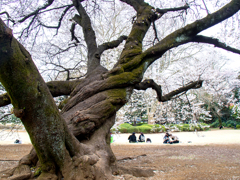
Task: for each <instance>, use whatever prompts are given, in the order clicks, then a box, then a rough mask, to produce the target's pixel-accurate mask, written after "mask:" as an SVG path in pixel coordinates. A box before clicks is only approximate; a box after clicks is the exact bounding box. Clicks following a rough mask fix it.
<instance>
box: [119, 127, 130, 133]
mask: <svg viewBox="0 0 240 180" xmlns="http://www.w3.org/2000/svg"><path fill="white" fill-rule="evenodd" d="M119 131H120V132H121V133H128V129H127V128H120V129H119Z"/></svg>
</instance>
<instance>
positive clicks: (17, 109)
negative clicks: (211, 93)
mask: <svg viewBox="0 0 240 180" xmlns="http://www.w3.org/2000/svg"><path fill="white" fill-rule="evenodd" d="M114 2H115V1H114ZM6 3H8V2H6ZM9 3H10V4H8V6H7V7H5V8H6V9H4V10H5V11H4V12H2V13H1V15H4V17H5V19H4V20H5V22H4V20H2V19H1V20H0V49H1V50H0V57H1V59H0V81H1V83H2V84H3V86H4V87H5V89H6V91H7V93H8V96H7V95H5V96H4V97H5V98H2V99H1V101H2V102H3V103H2V106H4V105H6V104H7V103H10V100H11V104H12V105H13V107H14V109H13V113H14V114H15V116H16V117H18V118H20V119H21V121H22V123H23V124H24V126H25V128H26V130H27V132H28V134H29V136H30V139H31V142H32V144H33V147H34V149H33V150H32V151H31V152H30V154H28V155H27V156H25V157H23V158H22V159H21V160H20V162H19V165H18V166H17V167H16V168H14V169H11V170H8V171H5V172H4V173H3V174H2V175H1V176H2V177H11V178H12V179H29V178H31V177H33V176H34V173H32V171H31V169H30V168H31V167H35V166H36V167H37V168H38V170H41V174H40V175H39V174H37V173H35V175H36V176H38V178H37V179H61V178H64V179H111V178H112V174H117V173H119V168H120V167H117V164H116V158H115V156H114V154H113V153H112V150H111V147H110V145H109V144H110V143H109V139H110V138H109V130H110V128H111V127H112V126H113V124H114V122H115V115H116V112H117V111H118V110H119V109H120V108H121V107H122V106H123V105H124V104H125V103H126V102H127V101H128V100H129V98H130V96H131V94H132V92H133V89H137V90H146V89H147V88H152V89H154V90H155V91H156V93H157V99H158V101H160V102H165V101H168V100H170V99H171V98H172V97H174V96H176V95H178V94H181V93H183V92H185V91H187V90H189V89H194V88H200V87H201V85H202V80H197V81H195V82H189V83H186V84H185V85H184V86H182V87H179V88H177V89H176V90H173V91H170V92H169V93H167V94H165V95H163V93H162V89H161V86H160V85H158V84H156V83H155V82H154V81H153V80H152V79H146V80H144V81H142V79H143V75H144V73H145V72H146V70H147V68H148V67H149V66H150V65H151V64H152V63H153V62H154V61H156V60H158V59H159V58H161V57H162V56H163V55H164V54H165V53H166V52H167V51H169V50H171V49H173V48H175V47H178V46H180V45H183V44H186V43H190V42H197V43H209V44H213V45H215V46H216V47H220V48H222V49H226V50H228V51H233V52H235V53H239V50H237V49H235V48H232V47H229V46H226V45H225V44H223V43H220V42H219V41H217V40H216V39H214V38H211V37H206V36H203V35H199V33H200V32H202V31H204V30H205V29H207V28H209V27H211V26H214V25H216V24H218V23H220V22H221V21H224V20H225V19H228V18H230V17H232V16H234V14H236V13H237V12H238V11H239V9H240V3H239V1H238V0H232V1H231V2H229V3H228V4H225V5H221V6H222V7H221V8H220V9H219V10H218V11H216V12H214V13H211V14H210V13H209V10H208V9H206V8H205V10H207V11H206V12H207V13H208V15H207V16H206V17H204V16H205V14H202V13H200V9H201V7H199V6H197V4H183V2H182V1H180V2H179V4H171V5H173V7H170V8H163V7H162V5H159V7H162V8H155V7H154V6H153V5H154V4H152V5H150V4H148V3H146V2H144V1H143V0H121V1H120V2H115V3H125V4H127V5H129V6H130V7H131V10H132V11H131V12H132V13H134V14H135V16H134V18H133V19H132V23H133V24H132V26H131V28H129V34H128V36H126V35H122V34H121V33H120V34H121V36H120V37H118V38H117V40H111V41H110V42H106V43H102V42H100V41H97V39H98V38H96V32H97V31H96V30H95V29H96V28H97V27H98V26H97V25H98V24H97V23H96V27H95V26H94V25H95V24H92V22H94V20H92V21H91V20H90V17H93V18H94V15H100V13H101V12H104V8H101V6H105V5H107V4H109V2H105V1H102V2H101V3H99V2H98V1H91V2H90V1H86V2H85V1H83V0H73V1H71V2H70V1H69V2H68V1H67V0H66V1H61V2H55V1H54V0H48V1H47V2H42V1H27V3H25V4H23V3H22V1H17V2H16V4H14V3H11V2H9ZM18 3H19V4H18ZM193 3H195V2H193ZM2 4H3V5H5V2H4V3H2ZM168 4H170V2H169V1H168ZM113 5H115V4H113ZM163 5H164V6H165V4H163ZM190 5H193V7H194V8H196V11H195V12H199V14H198V15H197V16H195V15H194V13H191V11H190V12H189V11H188V9H190ZM17 7H21V8H20V9H19V8H17ZM36 7H38V8H36ZM106 7H107V8H106V9H105V10H108V7H110V6H106ZM110 8H111V7H110ZM32 9H34V10H32ZM97 9H99V10H102V11H97ZM8 10H9V13H7V12H6V11H8ZM133 10H134V11H133ZM11 11H12V12H11ZM10 12H11V13H10ZM184 12H189V14H188V15H190V18H189V19H188V21H187V22H188V23H189V24H188V25H185V22H186V21H180V20H181V18H182V17H183V16H182V15H183V14H184ZM192 12H194V11H192ZM94 13H95V14H94ZM132 13H131V14H132ZM171 13H173V14H174V16H177V17H176V19H175V20H176V23H175V26H174V28H173V29H172V30H173V31H172V32H170V33H169V35H167V36H165V37H161V38H159V37H158V36H157V32H158V31H156V29H157V27H156V25H155V24H154V23H155V22H157V21H158V20H160V19H161V18H162V17H164V16H165V15H166V16H167V17H170V16H168V14H171ZM179 13H180V15H179ZM9 14H10V15H11V16H9ZM90 15H91V16H90ZM124 15H125V16H126V17H128V16H127V15H126V14H124ZM186 17H187V16H186ZM65 18H66V19H65ZM56 19H57V23H56V24H53V22H56V21H55V20H56ZM69 19H71V21H72V25H71V27H69V28H70V33H69V34H65V33H62V32H64V29H66V28H67V27H68V23H67V22H68V20H69ZM196 19H197V20H196ZM183 20H185V18H183ZM195 20H196V21H195ZM8 22H12V23H14V24H15V28H20V31H19V32H20V33H19V34H17V33H16V35H19V38H20V41H18V40H17V39H16V38H15V37H14V36H13V33H12V30H11V29H10V28H9V26H8ZM182 22H183V23H182ZM21 23H23V25H25V26H23V28H21V27H20V26H18V25H20V24H21ZM151 25H153V29H154V30H153V31H154V32H155V33H156V36H155V37H153V38H154V39H153V40H155V42H154V43H151V44H149V41H145V39H144V38H145V36H146V37H147V36H148V34H147V32H148V30H149V28H150V27H151ZM80 27H81V29H82V33H79V34H78V32H79V30H80ZM158 27H159V28H161V26H158ZM159 28H158V29H159ZM17 30H18V29H17ZM51 30H54V32H52V31H51ZM33 33H34V34H33ZM31 34H33V37H32V36H31ZM55 34H59V36H54V35H55ZM63 35H64V36H63ZM67 35H68V37H69V39H72V42H71V43H68V42H67V41H69V40H68V38H67ZM31 37H32V38H31ZM57 37H59V38H60V39H61V41H60V43H61V45H63V44H67V45H66V46H67V47H66V48H61V47H60V46H57V48H56V49H55V51H56V53H55V54H54V55H56V56H54V59H53V60H57V62H60V61H67V68H65V69H64V68H63V69H64V70H65V71H66V76H67V78H66V79H67V80H66V81H50V82H47V83H45V82H44V80H43V78H42V77H41V75H40V73H39V72H38V69H37V68H36V66H35V64H34V63H33V60H32V57H31V55H30V54H29V52H28V51H27V50H26V49H25V48H24V46H23V45H22V44H21V42H22V43H23V42H24V45H25V46H26V48H29V50H31V47H32V45H34V44H35V43H39V41H42V42H41V43H40V44H42V46H41V49H40V50H39V51H40V54H41V50H42V49H45V52H48V51H50V50H51V49H50V48H49V46H46V47H45V46H44V43H46V42H48V43H52V44H53V43H54V42H55V41H56V38H57ZM81 37H82V38H81ZM80 38H81V39H80ZM45 40H48V41H45ZM124 40H125V44H124V47H123V49H122V52H121V54H120V56H119V57H118V58H117V61H116V63H115V64H114V66H113V68H112V69H110V70H107V69H106V68H105V67H103V66H102V65H101V60H102V59H101V58H102V54H103V52H104V51H106V50H109V49H112V48H115V47H117V46H119V44H121V43H122V42H123V41H124ZM82 41H85V43H83V44H84V45H85V47H84V48H85V50H86V52H87V54H86V56H81V57H77V56H76V55H77V48H78V47H79V46H81V45H82V43H81V42H82ZM78 45H79V46H78ZM54 47H56V46H55V45H54ZM73 49H75V50H76V51H74V50H73ZM33 51H34V50H33ZM65 51H69V52H70V54H72V56H70V55H69V56H67V57H65V56H63V54H61V55H60V54H59V53H60V52H61V53H62V52H65ZM75 52H76V53H75ZM42 53H43V52H42ZM80 53H81V51H80ZM38 54H39V53H38ZM33 57H34V58H38V56H33ZM45 57H49V58H51V56H49V53H47V56H45ZM39 58H41V56H39ZM84 58H86V61H85V62H86V64H82V63H81V60H82V59H84ZM77 59H78V60H79V62H78V61H77ZM53 60H52V62H53ZM47 65H48V64H47ZM51 65H53V66H55V67H58V66H59V64H58V63H56V62H53V63H51ZM73 67H74V69H77V72H78V75H77V77H76V79H75V80H71V79H72V77H73V76H70V75H69V74H70V73H69V72H70V71H71V70H72V68H73ZM61 68H62V67H61ZM61 68H60V69H61ZM84 68H85V69H86V76H85V77H84V78H81V79H80V76H81V70H82V69H83V70H84ZM58 71H59V70H58ZM54 75H56V77H59V76H57V74H53V75H49V76H50V77H51V76H54ZM50 79H52V78H50ZM57 79H58V78H57ZM52 80H53V79H52ZM70 80H71V81H70ZM60 95H70V97H69V98H68V99H67V100H65V102H64V103H63V104H62V109H61V112H59V109H58V108H57V106H56V104H55V102H54V100H53V98H52V97H56V96H60ZM2 97H3V96H2ZM122 169H124V168H122ZM141 171H142V170H141ZM36 172H39V171H36Z"/></svg>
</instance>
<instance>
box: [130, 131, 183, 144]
mask: <svg viewBox="0 0 240 180" xmlns="http://www.w3.org/2000/svg"><path fill="white" fill-rule="evenodd" d="M128 140H129V143H136V142H145V136H144V134H143V133H142V132H141V133H140V135H139V137H138V140H137V137H136V135H135V132H133V133H132V135H130V136H129V137H128ZM146 142H147V143H151V142H152V141H151V139H150V138H147V140H146ZM174 143H179V139H178V137H177V136H173V135H172V134H170V133H168V132H167V133H166V134H165V136H164V137H163V144H174Z"/></svg>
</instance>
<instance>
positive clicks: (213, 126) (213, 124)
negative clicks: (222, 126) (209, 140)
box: [210, 120, 219, 128]
mask: <svg viewBox="0 0 240 180" xmlns="http://www.w3.org/2000/svg"><path fill="white" fill-rule="evenodd" d="M218 126H219V122H218V120H216V121H215V122H213V123H212V124H210V127H212V128H216V127H218Z"/></svg>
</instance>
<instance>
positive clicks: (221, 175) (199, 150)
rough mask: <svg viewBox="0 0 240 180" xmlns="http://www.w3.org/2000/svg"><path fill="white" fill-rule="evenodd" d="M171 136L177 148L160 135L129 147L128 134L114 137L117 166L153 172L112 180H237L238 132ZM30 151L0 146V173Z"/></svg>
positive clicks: (239, 176)
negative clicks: (174, 138) (177, 141)
mask: <svg viewBox="0 0 240 180" xmlns="http://www.w3.org/2000/svg"><path fill="white" fill-rule="evenodd" d="M174 134H175V135H177V136H178V137H179V138H180V141H181V143H180V144H174V145H172V144H168V145H163V144H162V136H163V134H149V135H146V137H149V138H151V139H152V141H153V143H151V144H148V143H136V144H129V143H128V141H127V137H128V135H129V134H124V135H123V134H120V135H115V136H116V137H115V142H114V143H112V144H111V146H112V149H113V151H114V153H115V155H116V157H117V159H118V163H119V165H121V166H124V167H126V168H128V167H129V168H130V167H136V168H141V169H153V170H154V174H155V175H154V176H152V177H134V176H132V175H122V176H114V179H115V180H121V179H125V180H130V179H132V180H165V179H166V180H168V179H169V180H185V179H195V180H203V179H204V180H216V179H218V180H235V179H237V180H240V170H239V169H240V130H217V131H208V132H202V133H199V134H196V133H192V132H187V133H174ZM189 141H191V143H189ZM23 142H25V143H26V142H27V141H26V140H23ZM1 143H2V142H1ZM11 143H12V142H11ZM30 149H31V145H30V144H21V145H14V144H10V145H9V144H8V145H7V144H4V143H2V145H0V171H1V170H4V169H7V168H10V167H13V166H15V165H17V162H18V161H17V160H19V159H20V158H21V157H22V156H23V155H25V154H27V153H28V152H29V151H30Z"/></svg>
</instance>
